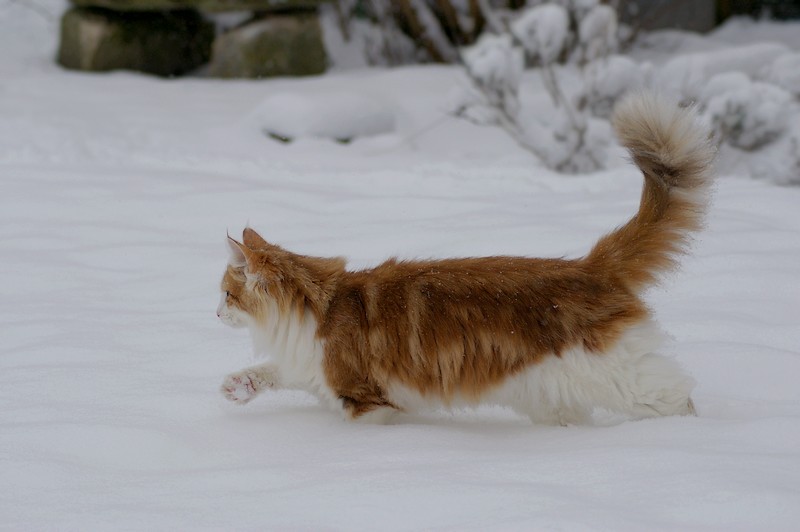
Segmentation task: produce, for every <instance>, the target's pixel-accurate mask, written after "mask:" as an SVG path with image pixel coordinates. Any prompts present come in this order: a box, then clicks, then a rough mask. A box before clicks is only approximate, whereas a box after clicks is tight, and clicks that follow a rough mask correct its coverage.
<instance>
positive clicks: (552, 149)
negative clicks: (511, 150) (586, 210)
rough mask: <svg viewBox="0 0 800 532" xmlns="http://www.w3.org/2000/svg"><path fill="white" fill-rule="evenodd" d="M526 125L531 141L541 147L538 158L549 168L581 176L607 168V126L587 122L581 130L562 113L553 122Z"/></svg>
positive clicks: (608, 139)
mask: <svg viewBox="0 0 800 532" xmlns="http://www.w3.org/2000/svg"><path fill="white" fill-rule="evenodd" d="M581 118H584V117H583V116H582V117H581ZM525 125H526V130H525V135H526V138H527V139H528V142H530V143H532V144H535V145H536V146H538V147H539V151H540V154H539V156H540V158H541V159H542V162H544V164H545V165H546V166H547V167H548V168H550V169H552V170H556V171H557V172H561V173H565V174H580V173H587V172H594V171H597V170H598V169H600V168H604V167H605V164H606V159H607V153H608V148H609V143H610V139H611V134H610V129H609V128H610V126H609V124H608V123H604V122H601V121H598V120H591V119H588V120H586V122H585V123H583V124H582V126H581V128H579V129H578V128H575V127H574V126H573V124H572V123H571V122H570V121H569V119H568V118H567V116H566V115H565V114H563V113H561V114H556V115H554V117H553V121H552V122H551V123H546V124H535V123H526V124H525Z"/></svg>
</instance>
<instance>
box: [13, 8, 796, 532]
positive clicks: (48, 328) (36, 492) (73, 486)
mask: <svg viewBox="0 0 800 532" xmlns="http://www.w3.org/2000/svg"><path fill="white" fill-rule="evenodd" d="M44 5H45V6H48V7H50V8H52V9H53V11H54V12H55V13H57V12H58V11H59V10H60V9H61V8H62V7H63V6H62V5H61V3H60V1H59V0H50V1H49V2H45V3H44ZM796 28H800V26H796ZM0 29H1V30H2V31H0V44H2V47H0V49H2V50H3V52H2V58H0V300H1V301H2V303H3V304H2V308H0V331H1V335H0V479H2V481H0V528H3V529H6V530H15V531H16V530H26V531H28V530H418V529H442V530H542V529H544V530H692V529H695V530H696V529H716V530H726V531H727V530H754V529H761V530H793V529H795V530H796V528H797V526H798V523H800V385H798V382H799V381H800V320H799V319H798V316H800V267H799V266H798V265H799V264H800V211H798V204H800V189H797V188H782V187H778V186H775V185H769V184H766V183H764V182H757V181H753V180H750V179H745V178H742V177H737V176H734V175H723V176H721V177H720V179H719V181H718V183H717V185H716V191H715V199H714V204H713V207H712V209H711V214H710V217H709V220H708V229H707V231H705V232H704V233H702V234H701V235H700V236H699V238H698V239H697V242H696V245H695V253H694V255H693V256H691V257H689V258H687V260H685V262H684V267H683V269H682V270H681V271H680V272H679V273H677V274H675V275H673V276H671V277H670V278H669V279H668V280H667V281H666V282H665V283H664V284H663V286H662V287H660V288H659V289H656V290H653V291H652V292H651V293H650V294H649V297H648V300H649V302H650V303H651V304H652V306H653V307H654V308H655V309H656V311H657V314H658V315H659V317H660V321H661V323H662V325H663V326H664V328H665V329H667V330H668V331H669V332H670V333H671V334H672V335H673V336H674V339H675V340H674V343H673V345H671V346H670V347H669V351H670V352H671V353H674V355H675V356H676V357H677V358H678V359H679V360H680V362H681V363H682V364H684V365H685V366H686V367H687V368H688V369H689V370H690V371H691V373H692V374H693V375H694V376H695V377H696V379H697V381H698V387H697V390H696V393H695V402H696V404H697V408H698V410H699V413H700V416H699V417H697V418H664V419H657V420H648V421H640V422H628V423H622V424H612V425H599V426H590V427H567V428H555V427H541V426H532V425H530V423H529V422H528V421H527V420H524V419H520V418H518V417H516V416H515V415H513V414H511V413H509V412H505V411H502V410H496V409H483V410H480V411H477V412H462V413H456V414H444V413H441V414H432V415H429V416H414V417H405V418H403V420H402V422H401V423H400V424H396V425H391V426H360V425H359V426H354V425H350V424H347V423H345V422H343V421H341V420H340V419H339V418H338V417H336V416H335V415H333V414H331V413H329V412H328V411H326V410H323V409H322V408H320V407H318V406H317V405H316V403H315V401H314V400H313V399H311V398H309V397H308V396H305V395H303V394H301V393H294V392H277V393H274V394H268V395H265V396H263V397H262V398H259V399H258V400H256V401H254V402H253V403H251V404H249V405H247V406H245V407H242V408H239V407H235V406H231V405H229V404H225V403H224V400H223V399H222V397H221V395H219V393H218V390H217V389H218V386H219V384H220V382H221V380H222V378H223V377H224V375H225V374H226V373H227V372H230V371H233V370H237V369H239V368H240V367H242V366H244V365H247V364H248V363H250V362H251V361H250V354H249V353H250V345H249V338H248V337H247V335H246V334H245V333H242V332H240V331H234V330H231V329H228V328H227V327H225V326H224V325H222V324H221V323H219V322H218V320H217V318H216V316H215V313H214V309H215V307H216V304H217V300H218V287H217V283H218V281H219V278H220V276H221V274H222V269H223V267H224V264H225V261H226V258H227V257H226V253H227V252H226V249H225V245H224V237H225V231H226V229H230V231H231V232H232V233H235V232H237V231H239V230H241V228H242V227H243V226H244V225H245V224H246V223H248V222H249V223H250V225H252V226H253V227H254V228H256V229H258V230H259V231H261V232H262V234H264V235H265V236H268V237H270V238H272V239H273V240H274V241H276V242H277V243H280V244H282V245H286V246H288V247H290V248H292V249H294V250H296V251H300V252H306V253H315V254H337V255H339V254H341V255H346V256H348V257H350V259H351V264H352V265H353V266H354V267H359V266H365V265H369V264H375V263H377V262H379V261H380V260H382V259H384V258H386V257H387V256H390V255H394V254H396V255H400V256H405V257H443V256H454V255H460V256H463V255H482V254H493V253H495V254H499V253H504V254H509V253H513V254H527V255H545V256H547V255H549V256H553V255H563V254H566V255H570V256H577V255H579V254H581V253H583V252H585V251H586V250H587V249H588V247H589V246H590V244H591V243H592V242H593V241H594V240H595V239H596V238H597V237H598V236H599V235H600V234H601V233H603V232H604V231H606V230H608V229H610V228H611V227H613V226H615V225H616V224H619V223H621V222H622V221H624V220H625V219H626V218H627V217H629V216H630V215H631V214H632V213H633V211H634V209H635V206H636V204H637V201H638V192H639V187H640V177H639V175H638V173H637V172H636V170H635V169H634V168H633V167H631V166H630V165H628V164H627V163H626V162H625V161H624V159H623V158H622V157H621V153H619V154H617V155H619V156H618V157H615V162H614V164H613V168H612V169H610V170H608V171H605V172H602V173H597V174H593V175H583V176H560V175H556V174H553V173H551V172H548V171H546V170H544V169H543V168H542V167H541V165H539V164H537V163H536V162H535V161H533V160H532V158H531V156H530V154H528V153H526V152H523V151H521V150H520V149H519V148H517V147H516V146H515V144H514V143H513V142H512V141H511V140H509V139H508V138H506V137H505V136H504V134H503V133H502V132H500V131H499V130H495V129H491V128H479V127H477V126H473V125H471V124H469V123H466V122H463V121H457V120H454V119H448V118H444V119H442V118H440V117H441V110H442V109H444V108H446V105H447V102H446V100H447V94H448V91H449V89H450V88H451V87H452V86H453V85H454V84H456V83H458V82H459V80H460V76H459V74H458V72H457V70H456V69H454V68H448V67H415V68H405V69H400V70H394V71H381V70H375V71H367V72H363V71H362V72H350V73H340V74H331V75H327V76H325V77H322V78H317V79H304V80H274V81H262V82H245V81H225V82H222V81H210V80H200V79H184V80H171V81H170V80H159V79H153V78H149V77H145V76H138V75H134V74H130V73H115V74H109V75H86V74H78V73H70V72H64V71H61V70H60V69H58V68H57V67H56V66H54V65H53V64H52V63H51V59H52V55H53V49H54V42H55V41H54V31H55V27H54V26H52V25H49V23H47V22H46V21H45V20H44V19H43V18H41V17H39V16H38V15H36V14H35V13H32V12H30V11H29V10H26V9H25V8H24V7H23V6H22V5H21V4H17V3H8V2H7V3H2V4H0ZM742 31H745V30H742ZM793 32H794V33H791V35H793V36H794V37H796V36H797V35H798V34H800V29H793ZM756 33H758V34H759V35H763V34H767V33H769V32H768V31H761V32H760V33H759V32H756ZM778 33H780V32H775V34H778ZM723 35H724V36H725V38H726V39H728V40H732V41H735V42H736V43H737V44H740V43H741V41H740V40H737V39H736V34H735V32H733V31H732V30H730V29H726V31H725V32H724V33H723ZM687 40H688V39H687ZM719 42H722V41H719ZM784 42H786V43H787V45H789V46H791V47H794V48H795V49H797V47H798V46H800V43H798V42H797V40H795V42H794V43H791V42H787V41H784ZM525 76H526V83H527V84H528V85H527V86H528V87H529V88H531V87H533V88H535V86H536V76H535V75H534V74H530V73H527V74H526V75H525ZM354 92H356V93H358V94H362V95H363V96H364V97H365V98H367V99H368V100H369V101H370V102H371V105H373V106H374V107H375V108H376V109H377V111H376V113H377V114H378V115H379V116H381V117H383V118H385V117H386V116H387V114H388V115H389V116H392V117H394V121H393V122H392V121H391V120H388V121H385V122H383V123H384V124H387V125H386V127H385V128H384V129H382V130H381V131H386V129H387V128H388V129H389V130H390V131H389V132H388V133H387V132H384V133H382V134H381V135H378V136H375V137H372V138H368V139H357V140H355V141H354V142H352V143H350V144H346V145H344V144H339V143H336V142H333V141H329V140H322V139H316V138H306V139H301V140H298V141H296V142H294V143H291V144H282V143H280V142H277V141H274V140H271V139H267V138H265V137H264V136H263V134H262V132H261V131H260V127H259V123H258V120H260V119H262V118H264V117H263V116H262V115H261V114H260V113H261V112H263V110H264V109H265V108H264V106H263V105H262V102H264V101H269V98H271V97H275V96H276V95H281V94H291V95H294V97H295V98H296V101H301V100H302V99H304V98H305V99H316V100H320V101H324V100H325V98H329V97H330V95H331V94H347V93H351V94H352V93H354ZM272 101H273V102H275V101H276V100H274V99H273V100H272ZM278 101H279V100H278ZM333 101H334V102H335V101H336V99H335V98H333ZM274 107H275V106H274V104H273V108H274ZM332 107H335V106H332ZM346 108H347V106H345V109H346ZM259 109H260V111H259ZM267 109H269V106H268V107H267ZM331 116H332V119H335V120H348V116H347V115H346V114H342V113H338V114H337V112H336V111H335V110H334V111H332V114H331Z"/></svg>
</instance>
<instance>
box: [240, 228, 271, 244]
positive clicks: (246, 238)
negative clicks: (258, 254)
mask: <svg viewBox="0 0 800 532" xmlns="http://www.w3.org/2000/svg"><path fill="white" fill-rule="evenodd" d="M242 241H243V242H244V245H245V246H247V247H248V248H250V249H264V248H266V247H268V246H269V244H268V243H267V241H266V240H264V239H263V238H261V235H259V234H258V233H256V232H255V230H253V229H250V228H249V227H245V228H244V231H243V232H242Z"/></svg>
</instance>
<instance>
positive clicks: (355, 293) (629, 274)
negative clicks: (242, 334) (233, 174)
mask: <svg viewBox="0 0 800 532" xmlns="http://www.w3.org/2000/svg"><path fill="white" fill-rule="evenodd" d="M613 125H614V128H615V130H616V133H617V135H618V137H619V139H620V141H621V143H622V144H623V146H625V147H626V148H627V149H628V151H629V152H630V155H631V157H632V159H633V162H634V163H635V164H636V165H637V166H638V167H639V168H640V169H641V171H642V173H643V175H644V187H643V191H642V197H641V203H640V206H639V210H638V212H637V213H636V215H635V216H633V218H632V219H631V220H630V221H628V222H627V223H626V224H624V225H622V226H621V227H619V228H617V229H615V230H614V231H612V232H610V233H609V234H607V235H605V236H603V237H602V238H600V240H599V241H598V242H597V243H596V244H595V245H594V247H593V248H592V249H591V251H590V252H589V253H588V254H587V255H586V256H584V257H583V258H579V259H571V260H567V259H550V258H545V259H537V258H525V257H484V258H452V259H444V260H413V261H412V260H407V261H406V260H397V259H390V260H388V261H386V262H384V263H382V264H380V265H378V266H376V267H374V268H371V269H366V270H362V271H349V270H347V269H346V265H345V261H344V260H343V259H341V258H319V257H310V256H304V255H299V254H296V253H292V252H291V251H288V250H286V249H283V248H281V247H279V246H277V245H274V244H271V243H268V242H267V241H265V240H264V239H263V238H262V237H261V236H260V235H259V234H258V233H256V232H255V231H254V230H253V229H250V228H246V229H245V230H244V233H243V238H242V242H238V241H236V240H234V239H232V238H230V236H229V237H228V244H229V247H230V260H229V264H228V266H227V269H226V271H225V274H224V277H223V279H222V301H221V302H220V305H219V308H218V310H217V315H218V316H219V318H220V319H221V320H222V321H223V322H224V323H226V324H227V325H230V326H233V327H247V328H249V329H250V331H251V333H252V336H253V340H254V344H255V347H256V349H257V351H263V352H266V353H268V354H269V355H271V356H273V357H274V359H273V361H272V362H268V363H265V364H262V365H258V366H254V367H251V368H248V369H245V370H243V371H240V372H237V373H233V374H231V375H229V376H228V377H227V378H226V379H225V381H224V383H223V384H222V393H223V394H224V396H225V397H226V398H227V399H229V400H231V401H233V402H236V403H240V404H243V403H247V402H248V401H250V400H251V399H253V398H254V397H255V396H257V395H258V394H259V393H261V392H263V391H264V390H267V389H280V388H291V389H303V390H307V391H309V392H311V393H313V394H314V395H316V396H317V397H319V398H320V399H321V401H322V402H324V403H327V404H328V405H330V406H331V407H332V408H334V409H336V410H338V411H340V412H343V414H344V415H345V417H346V418H347V419H351V420H356V421H363V422H371V423H386V422H388V421H390V420H391V419H392V417H393V416H394V415H395V414H396V413H397V412H415V411H418V410H419V409H421V408H425V407H428V406H431V405H443V406H446V407H448V406H450V407H452V406H462V405H463V406H470V405H478V404H494V405H503V406H507V407H511V408H512V409H513V410H514V411H516V412H518V413H520V414H523V415H525V416H528V417H530V419H531V420H532V421H533V422H535V423H545V424H555V425H570V424H581V423H589V422H591V420H592V412H593V411H594V410H595V409H597V408H602V409H605V410H608V411H612V412H615V413H619V414H622V415H624V416H626V418H629V419H640V418H648V417H655V416H665V415H696V413H695V408H694V405H693V403H692V400H691V397H690V393H691V391H692V389H693V387H694V380H693V379H692V378H691V377H689V376H688V375H687V374H686V373H684V371H683V370H682V369H681V368H680V366H679V365H678V364H677V363H676V362H675V361H674V360H673V359H671V358H667V357H664V356H662V355H660V354H657V353H656V352H655V350H656V349H657V348H658V347H659V344H660V343H661V341H662V339H663V336H664V335H663V333H662V332H661V331H660V329H659V328H658V327H657V326H656V325H655V323H654V321H653V319H652V317H651V315H650V311H649V309H648V308H647V306H646V305H645V303H644V302H643V301H642V300H641V299H640V294H641V293H642V292H643V291H644V290H645V289H647V288H648V287H649V286H651V285H653V284H654V283H655V282H656V281H657V278H658V276H659V274H661V273H663V272H665V271H667V270H669V269H671V268H673V267H674V266H675V265H676V259H677V257H678V256H679V255H680V254H681V253H683V252H685V251H686V248H687V244H688V240H689V237H690V236H691V233H693V232H695V231H697V230H698V229H700V227H701V225H702V221H703V216H704V213H705V210H706V205H707V199H708V189H709V185H710V183H711V181H712V170H711V167H712V162H713V159H714V156H715V152H714V149H713V148H712V146H711V144H710V143H709V140H708V138H709V137H708V134H707V131H706V130H705V129H704V128H703V127H702V126H701V125H700V124H699V123H698V121H697V117H696V115H695V113H694V112H693V111H692V110H691V109H684V108H680V107H678V106H677V105H674V104H672V103H671V102H669V101H667V100H665V99H663V98H661V97H660V96H657V95H654V94H651V93H640V94H637V95H634V96H631V97H628V98H627V99H625V100H624V101H623V102H621V103H620V104H619V105H618V106H617V109H616V111H615V115H614V118H613Z"/></svg>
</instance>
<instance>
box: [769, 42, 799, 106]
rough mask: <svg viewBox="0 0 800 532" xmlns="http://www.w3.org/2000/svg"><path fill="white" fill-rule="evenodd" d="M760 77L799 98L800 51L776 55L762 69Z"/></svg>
mask: <svg viewBox="0 0 800 532" xmlns="http://www.w3.org/2000/svg"><path fill="white" fill-rule="evenodd" d="M762 78H763V79H764V81H766V82H768V83H772V84H773V85H777V86H778V87H780V88H782V89H784V90H786V91H788V92H790V93H791V94H792V95H793V96H794V97H795V98H800V52H794V53H790V54H783V55H780V56H778V57H777V58H776V59H775V60H774V61H773V62H772V63H771V64H770V65H769V66H767V67H766V68H765V69H764V71H763V73H762Z"/></svg>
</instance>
